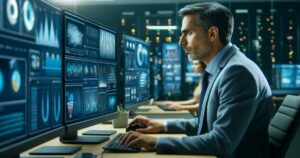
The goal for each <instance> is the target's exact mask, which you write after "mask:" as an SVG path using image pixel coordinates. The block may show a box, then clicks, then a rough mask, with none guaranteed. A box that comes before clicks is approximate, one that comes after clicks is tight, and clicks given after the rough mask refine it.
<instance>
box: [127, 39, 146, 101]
mask: <svg viewBox="0 0 300 158" xmlns="http://www.w3.org/2000/svg"><path fill="white" fill-rule="evenodd" d="M123 42H124V45H123V47H124V70H125V72H124V104H125V106H130V105H133V104H136V103H139V102H143V101H147V100H148V99H149V97H150V64H149V49H150V48H149V45H148V44H147V43H145V42H144V41H141V40H139V39H137V38H134V37H131V36H123Z"/></svg>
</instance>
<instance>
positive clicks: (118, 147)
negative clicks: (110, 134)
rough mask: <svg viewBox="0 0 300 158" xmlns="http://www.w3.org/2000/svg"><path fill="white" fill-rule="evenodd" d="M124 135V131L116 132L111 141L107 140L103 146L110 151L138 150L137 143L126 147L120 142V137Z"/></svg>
mask: <svg viewBox="0 0 300 158" xmlns="http://www.w3.org/2000/svg"><path fill="white" fill-rule="evenodd" d="M124 136H125V133H118V134H117V135H116V136H115V137H114V138H113V139H112V140H111V141H109V142H108V143H107V144H106V145H105V146H104V147H103V148H104V149H106V150H110V151H117V152H139V151H141V147H140V146H138V145H133V146H130V147H126V146H125V145H122V144H121V139H122V138H123V137H124Z"/></svg>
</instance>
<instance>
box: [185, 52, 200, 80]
mask: <svg viewBox="0 0 300 158" xmlns="http://www.w3.org/2000/svg"><path fill="white" fill-rule="evenodd" d="M185 61H186V67H185V82H186V83H190V84H198V83H199V80H200V77H201V75H200V73H197V72H194V66H193V61H192V60H190V59H189V58H188V57H186V60H185Z"/></svg>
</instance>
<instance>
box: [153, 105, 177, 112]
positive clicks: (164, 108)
mask: <svg viewBox="0 0 300 158" xmlns="http://www.w3.org/2000/svg"><path fill="white" fill-rule="evenodd" d="M157 106H158V107H159V108H161V109H162V110H164V111H175V109H172V108H170V107H169V106H167V105H157Z"/></svg>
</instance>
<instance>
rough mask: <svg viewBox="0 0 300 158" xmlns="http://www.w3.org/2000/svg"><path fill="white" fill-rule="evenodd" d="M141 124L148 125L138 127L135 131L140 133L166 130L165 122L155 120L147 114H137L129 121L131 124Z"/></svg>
mask: <svg viewBox="0 0 300 158" xmlns="http://www.w3.org/2000/svg"><path fill="white" fill-rule="evenodd" d="M135 124H140V125H144V126H146V128H139V129H136V130H135V132H139V133H162V132H164V124H163V123H162V122H158V121H153V120H150V119H149V118H147V117H145V116H136V117H135V118H134V119H133V121H131V122H130V123H129V126H132V125H135Z"/></svg>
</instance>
